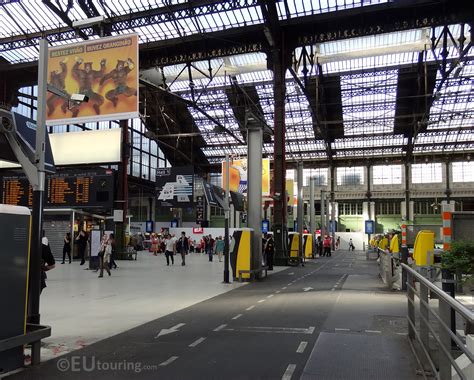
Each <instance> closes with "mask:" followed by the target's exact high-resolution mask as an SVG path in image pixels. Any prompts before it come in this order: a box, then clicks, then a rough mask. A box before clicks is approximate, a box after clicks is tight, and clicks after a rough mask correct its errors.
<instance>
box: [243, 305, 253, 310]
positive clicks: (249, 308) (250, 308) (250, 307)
mask: <svg viewBox="0 0 474 380" xmlns="http://www.w3.org/2000/svg"><path fill="white" fill-rule="evenodd" d="M254 307H255V305H252V306H249V307H248V308H247V309H245V310H247V311H249V310H252V309H253V308H254Z"/></svg>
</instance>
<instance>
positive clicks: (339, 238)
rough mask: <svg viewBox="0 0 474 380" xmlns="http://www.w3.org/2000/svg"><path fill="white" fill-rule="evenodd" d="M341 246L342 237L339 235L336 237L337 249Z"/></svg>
mask: <svg viewBox="0 0 474 380" xmlns="http://www.w3.org/2000/svg"><path fill="white" fill-rule="evenodd" d="M340 246H341V237H340V236H338V237H337V239H336V249H339V247H340Z"/></svg>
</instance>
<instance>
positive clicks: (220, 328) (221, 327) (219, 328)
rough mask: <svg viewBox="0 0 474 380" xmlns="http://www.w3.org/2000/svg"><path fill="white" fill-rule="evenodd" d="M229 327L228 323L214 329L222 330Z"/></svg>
mask: <svg viewBox="0 0 474 380" xmlns="http://www.w3.org/2000/svg"><path fill="white" fill-rule="evenodd" d="M225 327H227V324H223V325H220V326H218V327H216V328H215V329H214V331H221V330H222V329H223V328H225Z"/></svg>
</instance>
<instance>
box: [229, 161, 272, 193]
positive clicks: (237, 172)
mask: <svg viewBox="0 0 474 380" xmlns="http://www.w3.org/2000/svg"><path fill="white" fill-rule="evenodd" d="M229 173H230V178H229V184H230V190H231V191H235V192H238V193H242V194H247V159H245V158H244V159H241V160H232V162H231V164H230V168H229ZM226 178H227V176H226V171H225V162H223V163H222V187H223V188H224V189H225V183H226ZM268 195H270V160H269V159H268V158H264V159H262V196H268Z"/></svg>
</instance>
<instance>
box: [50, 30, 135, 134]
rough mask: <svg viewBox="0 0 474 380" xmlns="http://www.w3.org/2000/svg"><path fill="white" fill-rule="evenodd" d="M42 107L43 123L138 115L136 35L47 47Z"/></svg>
mask: <svg viewBox="0 0 474 380" xmlns="http://www.w3.org/2000/svg"><path fill="white" fill-rule="evenodd" d="M82 95H85V96H86V98H83V97H82ZM81 97H82V98H83V99H81ZM46 105H47V116H46V124H47V125H63V124H73V123H85V122H96V121H104V120H121V119H129V118H134V117H138V35H137V34H128V35H122V36H119V37H110V38H101V39H98V40H93V41H86V42H80V43H77V44H68V45H62V46H57V47H54V48H50V49H49V50H48V98H47V100H46Z"/></svg>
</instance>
